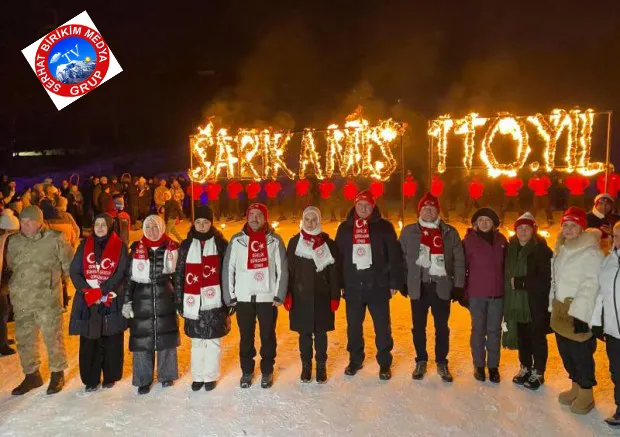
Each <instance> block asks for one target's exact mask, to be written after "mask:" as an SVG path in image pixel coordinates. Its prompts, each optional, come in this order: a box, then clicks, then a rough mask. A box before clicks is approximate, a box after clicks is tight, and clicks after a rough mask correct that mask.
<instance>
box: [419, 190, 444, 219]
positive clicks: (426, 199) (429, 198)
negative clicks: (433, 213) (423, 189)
mask: <svg viewBox="0 0 620 437" xmlns="http://www.w3.org/2000/svg"><path fill="white" fill-rule="evenodd" d="M425 206H432V207H434V208H436V209H437V212H439V211H440V210H441V208H440V207H439V199H437V198H436V197H435V196H433V195H432V194H431V193H426V194H424V196H423V197H422V198H421V199H420V202H419V203H418V214H419V213H420V211H421V210H422V208H424V207H425Z"/></svg>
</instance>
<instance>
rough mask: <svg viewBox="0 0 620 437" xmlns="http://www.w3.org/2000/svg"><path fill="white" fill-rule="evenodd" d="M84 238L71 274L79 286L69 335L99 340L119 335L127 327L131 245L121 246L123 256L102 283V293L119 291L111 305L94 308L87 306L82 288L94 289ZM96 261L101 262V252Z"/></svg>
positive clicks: (73, 262) (76, 288)
mask: <svg viewBox="0 0 620 437" xmlns="http://www.w3.org/2000/svg"><path fill="white" fill-rule="evenodd" d="M85 244H86V240H83V241H82V242H81V243H80V245H79V246H78V249H77V252H75V255H74V256H73V261H71V267H70V269H69V274H70V275H71V281H72V282H73V285H74V287H75V296H74V297H73V304H72V307H71V318H70V320H69V335H81V336H82V337H85V338H89V339H96V338H100V337H102V336H109V335H114V334H118V333H119V332H123V331H124V330H125V329H127V319H125V317H123V315H122V314H121V310H122V307H123V303H124V291H125V285H126V284H125V273H126V271H127V264H128V261H129V259H128V257H127V246H125V245H124V244H123V245H122V248H121V257H120V259H119V261H118V266H117V268H116V271H115V272H114V274H113V275H112V276H110V278H109V279H108V280H107V281H105V282H103V283H102V284H101V287H100V288H101V293H102V294H108V293H109V292H110V291H113V292H115V293H116V294H117V297H116V298H115V299H112V304H111V305H110V307H109V308H108V307H106V306H105V305H103V304H97V305H93V306H91V307H90V308H89V307H88V306H87V305H86V300H85V299H84V293H83V292H82V290H85V289H89V288H92V287H91V286H90V285H88V283H87V282H86V278H85V277H84V263H83V260H84V246H85ZM95 261H96V262H97V263H99V262H100V261H101V254H97V253H95Z"/></svg>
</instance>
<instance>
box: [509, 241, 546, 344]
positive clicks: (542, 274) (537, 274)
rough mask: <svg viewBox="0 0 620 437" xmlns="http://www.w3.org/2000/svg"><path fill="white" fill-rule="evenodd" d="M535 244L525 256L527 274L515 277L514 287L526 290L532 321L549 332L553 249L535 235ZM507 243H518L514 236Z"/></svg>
mask: <svg viewBox="0 0 620 437" xmlns="http://www.w3.org/2000/svg"><path fill="white" fill-rule="evenodd" d="M534 238H536V246H535V248H534V250H533V251H532V253H530V255H529V256H528V257H527V275H526V276H517V277H515V288H517V289H523V290H527V292H528V294H527V298H528V302H529V306H530V314H531V316H532V323H534V324H535V325H536V326H538V327H539V329H541V330H544V331H545V332H547V333H550V332H551V328H550V320H551V314H550V313H549V290H550V289H551V258H553V251H552V250H551V249H550V248H549V246H548V245H547V241H546V240H545V239H544V238H543V237H540V236H538V235H535V236H534ZM509 244H519V240H518V239H517V237H516V236H513V237H511V238H510V241H509Z"/></svg>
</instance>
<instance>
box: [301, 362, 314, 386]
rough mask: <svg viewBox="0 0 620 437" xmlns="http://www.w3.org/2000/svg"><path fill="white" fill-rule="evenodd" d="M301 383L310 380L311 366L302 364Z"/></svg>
mask: <svg viewBox="0 0 620 437" xmlns="http://www.w3.org/2000/svg"><path fill="white" fill-rule="evenodd" d="M299 379H301V382H303V383H308V382H310V380H311V379H312V364H307V363H304V364H302V366H301V376H300V377H299Z"/></svg>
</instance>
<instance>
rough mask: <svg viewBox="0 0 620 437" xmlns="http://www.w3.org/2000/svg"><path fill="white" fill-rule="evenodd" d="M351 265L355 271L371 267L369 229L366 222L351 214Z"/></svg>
mask: <svg viewBox="0 0 620 437" xmlns="http://www.w3.org/2000/svg"><path fill="white" fill-rule="evenodd" d="M353 264H355V266H356V267H357V270H365V269H368V268H370V266H371V265H372V250H371V247H370V227H369V226H368V220H365V219H362V218H360V217H359V216H358V215H357V213H355V214H353Z"/></svg>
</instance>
